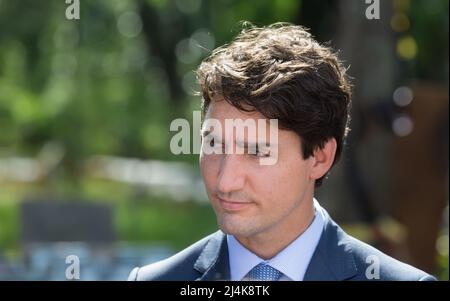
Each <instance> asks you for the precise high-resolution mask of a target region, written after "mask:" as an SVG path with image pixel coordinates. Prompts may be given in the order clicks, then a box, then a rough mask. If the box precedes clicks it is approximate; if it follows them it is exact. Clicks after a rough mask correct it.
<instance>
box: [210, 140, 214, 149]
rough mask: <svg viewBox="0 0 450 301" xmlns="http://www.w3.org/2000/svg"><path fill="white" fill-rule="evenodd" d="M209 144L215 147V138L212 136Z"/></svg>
mask: <svg viewBox="0 0 450 301" xmlns="http://www.w3.org/2000/svg"><path fill="white" fill-rule="evenodd" d="M209 146H210V147H214V138H212V139H211V140H210V141H209Z"/></svg>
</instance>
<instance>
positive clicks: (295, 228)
mask: <svg viewBox="0 0 450 301" xmlns="http://www.w3.org/2000/svg"><path fill="white" fill-rule="evenodd" d="M313 219H314V203H313V200H312V196H311V198H310V199H309V200H304V201H303V202H301V204H300V205H299V206H298V207H297V208H296V209H294V210H292V211H291V212H290V213H289V215H287V216H286V217H285V218H284V219H282V220H281V221H280V222H278V223H277V224H275V225H273V226H272V227H270V228H269V229H266V230H264V231H262V232H259V233H257V234H255V235H252V236H249V237H236V239H237V240H238V241H239V242H240V243H241V244H242V245H243V246H244V247H246V248H247V249H248V250H250V251H251V252H253V253H254V254H256V255H257V256H259V257H261V258H262V259H264V260H268V259H271V258H273V257H275V255H277V254H278V253H279V252H281V251H282V250H283V249H284V248H286V247H287V246H288V245H289V244H290V243H292V242H293V241H294V240H295V239H297V238H298V237H299V236H300V235H302V234H303V232H305V230H306V229H307V228H308V227H309V225H310V224H311V223H312V221H313Z"/></svg>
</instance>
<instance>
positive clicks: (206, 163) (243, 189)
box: [200, 99, 314, 237]
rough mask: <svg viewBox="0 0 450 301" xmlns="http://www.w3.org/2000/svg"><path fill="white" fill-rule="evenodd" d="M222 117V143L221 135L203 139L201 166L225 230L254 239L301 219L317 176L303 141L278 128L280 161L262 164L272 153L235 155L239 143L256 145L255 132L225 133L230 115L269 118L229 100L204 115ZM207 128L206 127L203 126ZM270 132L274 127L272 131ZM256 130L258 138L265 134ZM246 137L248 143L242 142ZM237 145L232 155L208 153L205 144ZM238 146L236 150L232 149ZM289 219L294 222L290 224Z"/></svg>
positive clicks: (214, 145) (222, 227)
mask: <svg viewBox="0 0 450 301" xmlns="http://www.w3.org/2000/svg"><path fill="white" fill-rule="evenodd" d="M211 118H214V119H217V120H218V121H219V122H220V123H221V125H222V135H221V136H222V137H223V138H222V142H221V141H220V139H218V138H214V140H211V139H205V137H204V138H203V141H202V151H201V153H200V167H201V173H202V176H203V180H204V183H205V186H206V191H207V193H208V197H209V200H210V201H211V203H212V206H213V208H214V211H215V212H216V215H217V221H218V224H219V227H220V228H221V229H222V231H224V232H225V233H228V234H232V235H235V236H240V237H251V236H254V235H258V234H261V233H264V232H265V231H270V230H274V229H276V228H277V226H280V225H281V224H284V226H288V227H289V226H290V223H296V222H298V219H297V217H298V216H301V212H299V211H301V210H302V207H301V205H302V204H304V202H307V201H311V199H312V194H313V190H314V180H313V179H312V178H311V176H310V171H311V168H312V164H313V163H312V160H311V158H308V159H306V160H304V159H303V157H302V152H301V140H300V138H299V137H298V135H297V134H296V133H294V132H293V131H286V130H278V129H277V132H278V146H277V147H276V146H275V149H276V151H277V152H278V153H277V160H276V163H275V164H273V165H261V164H260V160H259V159H260V158H261V157H264V156H268V155H273V153H271V154H269V153H268V152H267V150H262V152H263V153H261V154H248V153H244V154H236V151H235V150H236V149H235V148H238V147H239V145H245V144H246V143H252V142H255V141H248V140H249V139H251V137H250V135H239V134H232V135H228V136H227V135H226V133H225V120H226V119H242V120H244V121H245V120H247V119H254V120H255V122H256V124H258V122H257V120H258V119H265V118H264V116H263V115H262V114H261V113H259V112H250V113H249V112H243V111H240V110H239V109H237V108H235V107H233V106H232V105H230V104H229V103H228V102H226V101H224V100H221V99H216V100H215V101H212V102H211V104H210V106H209V108H208V111H207V113H206V116H205V119H211ZM203 131H205V129H203ZM267 132H269V131H267ZM258 134H260V135H261V133H260V131H258V130H257V139H263V140H267V139H265V138H267V137H260V136H258ZM242 140H244V141H242ZM217 144H221V145H217ZM222 144H223V145H226V146H227V147H232V153H231V154H230V153H222V154H210V153H209V154H207V153H208V152H205V151H204V150H205V146H208V147H215V148H216V147H218V148H221V147H222V146H223V145H222ZM233 149H234V151H233ZM286 223H289V224H288V225H287V224H286Z"/></svg>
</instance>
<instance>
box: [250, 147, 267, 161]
mask: <svg viewBox="0 0 450 301" xmlns="http://www.w3.org/2000/svg"><path fill="white" fill-rule="evenodd" d="M251 156H253V157H257V158H267V157H270V151H269V150H268V151H262V150H260V149H259V147H258V146H256V152H255V153H254V154H251Z"/></svg>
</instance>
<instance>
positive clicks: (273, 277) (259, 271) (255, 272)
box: [245, 262, 282, 281]
mask: <svg viewBox="0 0 450 301" xmlns="http://www.w3.org/2000/svg"><path fill="white" fill-rule="evenodd" d="M281 275H282V273H281V272H280V271H278V270H277V269H275V268H273V267H271V266H270V265H268V264H266V263H265V262H261V263H260V264H258V265H257V266H255V267H254V268H253V269H251V270H250V272H248V274H247V277H245V278H246V279H247V280H249V281H277V280H279V279H280V278H281Z"/></svg>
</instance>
